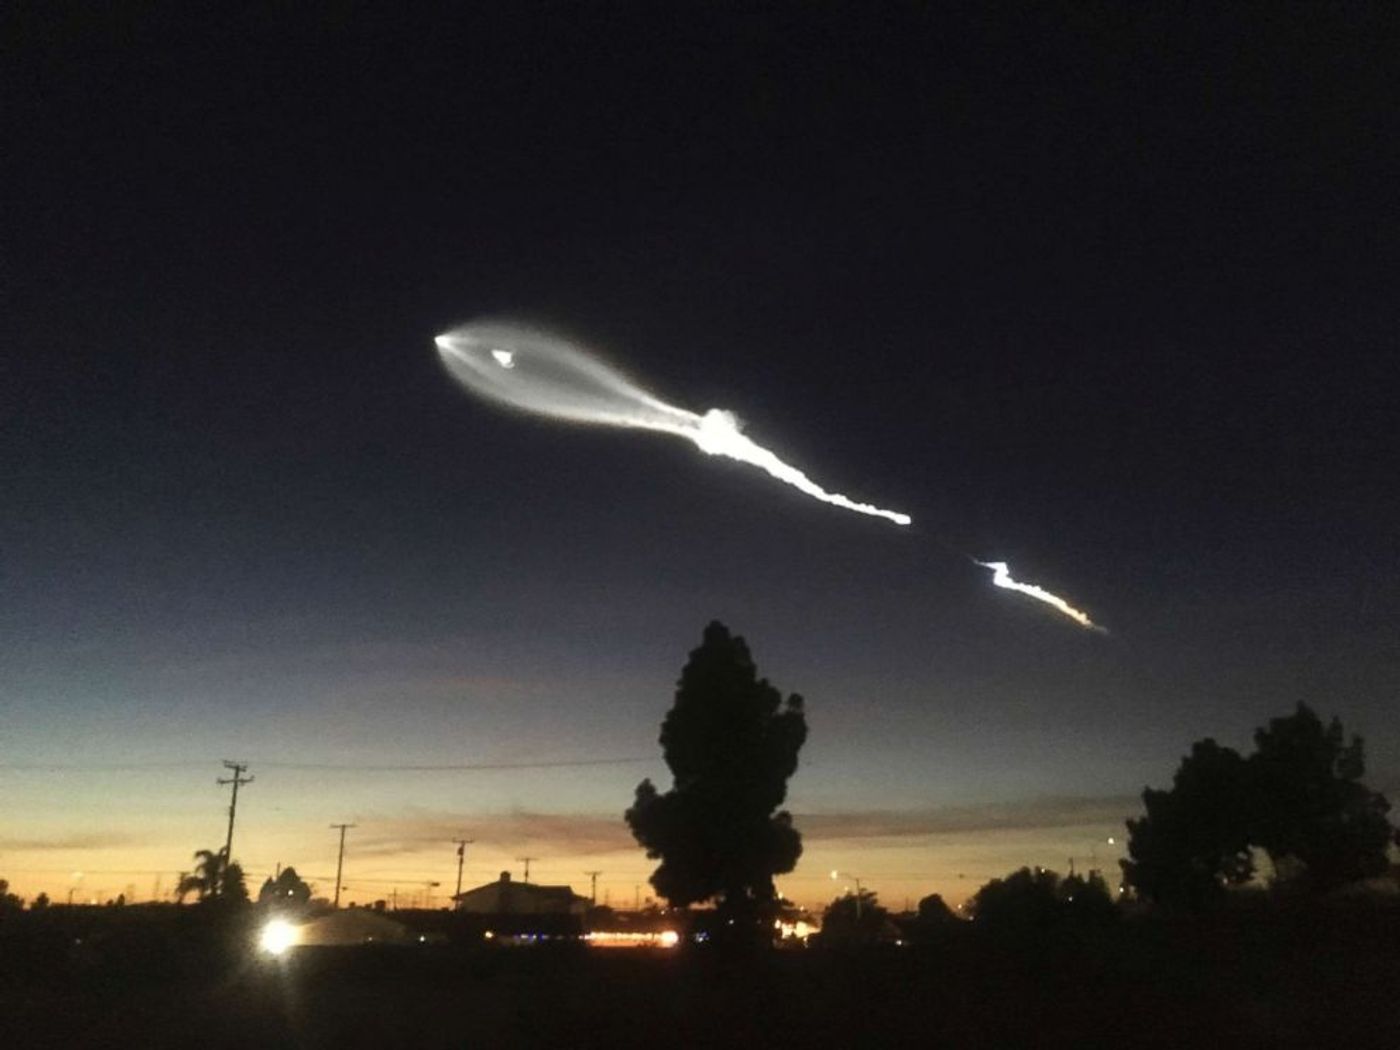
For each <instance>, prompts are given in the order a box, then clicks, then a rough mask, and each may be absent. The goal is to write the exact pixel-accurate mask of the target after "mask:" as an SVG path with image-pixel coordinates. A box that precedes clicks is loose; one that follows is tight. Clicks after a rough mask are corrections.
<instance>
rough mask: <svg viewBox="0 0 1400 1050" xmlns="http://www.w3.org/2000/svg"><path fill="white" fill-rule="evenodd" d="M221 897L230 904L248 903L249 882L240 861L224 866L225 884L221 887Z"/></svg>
mask: <svg viewBox="0 0 1400 1050" xmlns="http://www.w3.org/2000/svg"><path fill="white" fill-rule="evenodd" d="M219 899H220V900H222V901H225V902H227V903H229V904H247V903H248V882H247V880H246V879H245V878H244V877H243V865H242V864H239V863H238V861H234V862H233V863H231V864H227V865H225V866H224V878H223V884H222V886H220V888H219Z"/></svg>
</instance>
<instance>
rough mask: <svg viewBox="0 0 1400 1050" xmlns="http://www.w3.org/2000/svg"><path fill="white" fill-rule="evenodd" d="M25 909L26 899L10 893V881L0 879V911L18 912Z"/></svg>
mask: <svg viewBox="0 0 1400 1050" xmlns="http://www.w3.org/2000/svg"><path fill="white" fill-rule="evenodd" d="M23 907H24V899H23V898H22V897H18V896H16V895H15V894H13V893H11V892H10V880H9V879H0V911H18V910H19V909H20V908H23Z"/></svg>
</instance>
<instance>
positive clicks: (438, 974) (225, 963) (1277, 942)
mask: <svg viewBox="0 0 1400 1050" xmlns="http://www.w3.org/2000/svg"><path fill="white" fill-rule="evenodd" d="M186 910H190V909H186ZM1398 919H1400V912H1397V911H1396V909H1393V908H1387V909H1384V910H1381V911H1377V910H1375V909H1368V910H1344V911H1341V912H1336V911H1333V912H1328V913H1326V914H1319V913H1300V914H1293V915H1279V914H1268V915H1264V914H1256V915H1247V916H1227V917H1225V918H1223V919H1220V920H1219V921H1216V922H1214V923H1212V924H1211V925H1210V926H1208V927H1207V926H1202V925H1201V924H1199V923H1195V924H1188V923H1164V922H1147V921H1138V922H1128V923H1122V924H1119V925H1118V926H1116V927H1114V928H1111V929H1108V930H1101V931H1094V932H1078V933H1073V932H1070V933H1060V934H1057V935H1042V936H1040V937H1037V938H1035V939H1032V940H1027V941H1022V942H1016V941H1014V940H1006V939H1001V940H996V941H993V940H991V939H988V938H985V937H982V936H979V935H978V934H977V931H975V930H971V929H966V930H964V929H959V930H956V931H954V932H955V934H956V936H953V937H952V938H951V939H947V938H945V939H944V940H943V942H942V943H940V944H934V945H925V946H907V947H902V948H896V947H894V946H889V947H885V948H879V949H866V950H850V951H845V950H836V949H818V948H810V949H807V950H795V951H779V952H770V953H765V954H762V955H759V956H756V957H751V958H748V959H734V958H730V957H727V956H725V955H723V954H719V953H714V952H706V951H703V950H702V951H693V952H689V953H675V952H661V951H658V952H655V953H653V952H641V951H600V950H597V949H593V950H589V949H584V948H580V947H575V946H569V947H566V948H562V949H561V948H550V949H540V948H533V949H526V948H515V949H495V950H485V949H480V948H472V949H462V948H459V947H455V946H451V945H436V946H431V945H430V946H423V947H408V948H396V949H390V948H385V949H372V948H354V949H316V950H309V949H301V950H300V951H299V954H295V955H294V957H289V958H288V960H286V961H284V962H277V963H269V962H267V961H256V960H255V959H253V958H252V957H251V956H248V955H236V954H234V953H220V952H217V951H214V952H213V953H212V954H205V949H209V948H212V941H206V942H204V943H203V947H201V946H200V943H199V942H198V939H197V938H196V940H195V941H193V942H192V941H190V940H189V939H188V937H187V936H186V935H185V934H184V933H182V934H181V935H180V936H181V937H182V940H181V942H180V944H179V946H177V947H175V948H172V949H170V950H168V951H166V950H165V949H163V948H162V947H161V945H162V944H163V943H165V942H164V941H163V940H162V938H161V937H160V936H154V937H153V936H150V935H149V934H143V935H138V936H127V937H126V938H125V940H124V941H122V939H121V938H111V937H109V938H107V939H106V941H105V943H104V944H100V945H99V946H98V947H97V948H95V949H92V951H91V952H89V951H88V948H89V947H90V946H84V945H77V946H75V945H69V948H70V949H71V950H70V951H68V952H67V953H66V954H63V953H58V954H55V953H53V952H50V953H49V954H47V955H44V954H43V953H42V952H40V953H39V954H38V955H34V945H33V944H32V943H31V944H22V943H17V942H16V938H14V937H8V938H5V939H4V947H5V949H6V957H5V959H4V968H3V980H4V982H5V983H4V987H3V990H0V1046H5V1047H12V1048H23V1047H40V1046H54V1047H59V1046H61V1047H70V1048H75V1047H166V1046H171V1047H174V1046H180V1047H200V1048H210V1050H212V1048H217V1047H225V1046H230V1047H232V1046H239V1047H280V1046H293V1047H296V1046H307V1047H361V1046H365V1047H371V1046H372V1047H395V1046H422V1047H476V1046H563V1047H626V1046H653V1045H672V1046H728V1047H751V1046H804V1047H814V1046H815V1047H838V1046H839V1047H847V1046H862V1047H863V1046H920V1045H924V1046H932V1045H938V1046H950V1047H964V1046H966V1047H1005V1046H1060V1045H1071V1044H1072V1045H1077V1046H1144V1047H1163V1048H1167V1047H1170V1048H1180V1047H1195V1046H1202V1047H1205V1046H1209V1047H1396V1046H1400V1011H1396V1010H1395V1002H1396V993H1397V991H1400V981H1398V980H1397V978H1400V965H1397V964H1400V921H1397V920H1398ZM167 932H169V931H167ZM100 939H101V938H99V940H100ZM119 941H121V943H120V944H119V943H118V942H119ZM192 946H193V947H192ZM16 951H18V952H19V953H20V955H17V954H15V953H16ZM162 953H163V954H162ZM22 955H30V956H31V957H32V958H37V959H39V960H40V965H29V964H27V963H26V962H25V960H24V959H23V958H22V957H21V956H22Z"/></svg>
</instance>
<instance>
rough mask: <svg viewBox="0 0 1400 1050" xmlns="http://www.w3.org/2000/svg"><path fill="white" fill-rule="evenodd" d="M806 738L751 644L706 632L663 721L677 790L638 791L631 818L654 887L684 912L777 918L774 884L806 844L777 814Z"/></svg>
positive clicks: (799, 717) (795, 699) (792, 705)
mask: <svg viewBox="0 0 1400 1050" xmlns="http://www.w3.org/2000/svg"><path fill="white" fill-rule="evenodd" d="M806 738H807V722H806V719H805V718H804V717H803V714H802V698H801V697H800V696H797V695H795V694H794V695H792V696H789V697H788V698H787V700H786V701H784V700H783V698H782V695H781V694H780V693H779V692H778V690H777V689H775V688H774V687H773V686H772V685H770V684H769V683H768V681H767V680H766V679H761V678H759V677H758V674H757V669H756V668H755V666H754V662H753V659H752V657H751V656H750V655H749V649H748V646H747V645H746V644H745V643H744V640H743V638H740V637H736V636H732V635H731V634H730V633H729V630H728V628H726V627H725V626H724V625H723V624H722V623H719V622H717V621H716V622H713V623H711V624H710V625H709V626H708V627H706V628H705V634H704V640H703V642H702V644H701V646H700V647H699V648H698V649H696V650H694V651H693V652H692V653H691V654H690V659H689V661H688V662H687V663H686V665H685V668H684V670H683V671H682V672H681V678H680V682H679V684H678V686H677V688H676V698H675V703H674V705H673V706H672V707H671V710H670V711H669V712H668V713H667V715H666V718H665V721H663V722H662V724H661V748H662V752H663V753H664V755H665V758H666V764H667V765H668V766H669V767H670V769H671V774H672V778H673V781H674V783H673V786H672V788H671V790H669V791H667V792H666V793H665V794H661V793H660V792H658V791H657V790H656V788H655V787H654V786H653V785H652V783H651V781H650V780H644V781H642V783H641V784H639V785H638V787H637V793H636V800H635V802H634V803H633V805H632V807H631V808H630V809H628V810H627V814H626V818H627V823H628V825H629V827H631V829H632V834H633V835H634V836H635V837H636V839H637V841H638V842H639V843H641V845H642V846H644V847H645V848H646V851H647V856H648V857H651V858H653V859H658V858H659V859H660V860H661V864H660V866H658V867H657V869H656V871H655V872H653V873H652V876H651V884H652V886H654V887H655V888H656V892H657V893H658V894H660V895H661V896H662V897H664V898H666V900H668V901H669V902H670V903H671V904H673V905H676V906H680V907H684V906H686V905H690V904H694V903H697V902H699V901H705V900H710V899H712V898H717V900H718V907H719V908H720V909H721V911H722V912H726V913H728V916H729V917H730V918H736V917H743V918H745V919H751V918H755V917H756V916H758V915H759V914H762V913H764V912H766V911H767V910H769V909H771V906H772V903H773V900H774V897H775V892H774V889H773V876H774V875H779V874H782V873H783V872H788V871H791V870H792V869H793V867H794V866H795V865H796V863H797V858H798V856H800V854H801V852H802V838H801V836H800V835H799V834H798V832H797V829H795V828H794V827H793V826H792V817H791V815H790V814H789V813H787V812H786V811H781V812H777V813H775V812H774V810H776V809H777V807H778V806H779V805H781V804H782V801H783V799H784V798H785V797H786V794H787V781H788V778H789V777H791V776H792V774H793V773H794V772H795V771H796V769H797V752H798V750H799V749H800V748H801V747H802V744H803V742H804V741H805V740H806Z"/></svg>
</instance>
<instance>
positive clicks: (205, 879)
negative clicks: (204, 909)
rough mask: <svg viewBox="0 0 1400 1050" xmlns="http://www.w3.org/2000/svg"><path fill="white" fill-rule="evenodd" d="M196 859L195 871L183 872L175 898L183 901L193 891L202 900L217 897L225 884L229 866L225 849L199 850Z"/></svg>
mask: <svg viewBox="0 0 1400 1050" xmlns="http://www.w3.org/2000/svg"><path fill="white" fill-rule="evenodd" d="M194 859H195V866H194V871H193V873H182V874H181V875H180V882H179V885H177V886H176V887H175V899H176V900H177V901H180V902H182V903H183V902H184V899H185V898H186V897H187V896H189V894H191V893H197V894H198V895H199V899H200V900H201V901H207V900H209V899H210V898H212V897H217V896H218V895H219V890H220V888H221V887H222V886H223V881H224V872H225V869H226V868H227V866H228V864H227V862H228V858H227V857H225V856H224V851H223V850H209V849H202V850H197V851H196V852H195V855H194Z"/></svg>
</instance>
